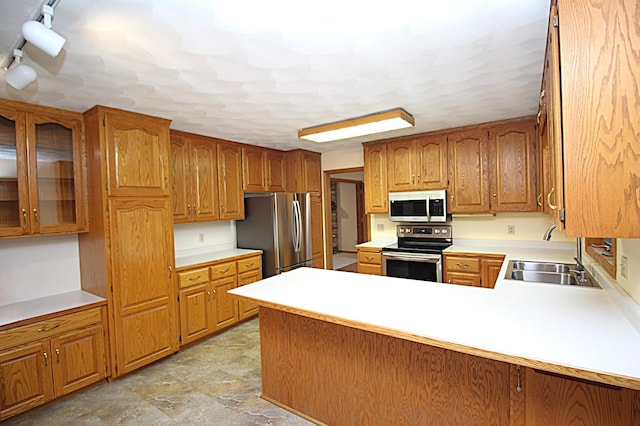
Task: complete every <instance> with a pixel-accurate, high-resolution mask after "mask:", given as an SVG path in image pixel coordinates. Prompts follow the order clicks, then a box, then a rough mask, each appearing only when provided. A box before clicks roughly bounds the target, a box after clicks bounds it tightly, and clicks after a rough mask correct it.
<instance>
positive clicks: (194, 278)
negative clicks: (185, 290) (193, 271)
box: [189, 275, 202, 281]
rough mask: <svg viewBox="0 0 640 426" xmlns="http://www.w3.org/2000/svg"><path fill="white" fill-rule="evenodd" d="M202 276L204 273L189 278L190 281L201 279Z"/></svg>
mask: <svg viewBox="0 0 640 426" xmlns="http://www.w3.org/2000/svg"><path fill="white" fill-rule="evenodd" d="M200 278H202V275H198V276H197V277H191V278H189V281H195V280H199V279H200Z"/></svg>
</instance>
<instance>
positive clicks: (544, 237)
mask: <svg viewBox="0 0 640 426" xmlns="http://www.w3.org/2000/svg"><path fill="white" fill-rule="evenodd" d="M556 228H557V226H556V224H555V223H554V224H553V225H551V226H550V227H549V229H547V232H545V233H544V236H543V237H542V239H543V240H545V241H549V240H550V239H551V233H552V232H553V230H554V229H556Z"/></svg>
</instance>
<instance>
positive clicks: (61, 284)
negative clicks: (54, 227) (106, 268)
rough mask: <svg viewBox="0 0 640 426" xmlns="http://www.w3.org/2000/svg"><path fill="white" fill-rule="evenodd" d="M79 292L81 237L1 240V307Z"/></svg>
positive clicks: (59, 236) (39, 237) (61, 236)
mask: <svg viewBox="0 0 640 426" xmlns="http://www.w3.org/2000/svg"><path fill="white" fill-rule="evenodd" d="M75 290H80V257H79V253H78V237H77V235H75V234H72V235H55V236H53V235H52V236H37V237H21V238H2V239H0V305H8V304H11V303H17V302H23V301H25V300H32V299H37V298H40V297H46V296H51V295H54V294H60V293H67V292H69V291H75Z"/></svg>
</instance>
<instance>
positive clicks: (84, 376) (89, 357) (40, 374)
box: [0, 307, 109, 420]
mask: <svg viewBox="0 0 640 426" xmlns="http://www.w3.org/2000/svg"><path fill="white" fill-rule="evenodd" d="M104 309H105V308H99V307H98V308H91V309H88V310H85V311H80V312H76V313H72V314H67V315H61V316H57V317H53V318H51V319H48V320H45V321H39V322H36V323H33V324H28V325H24V326H20V327H16V328H10V329H7V330H4V331H0V420H4V419H6V418H8V417H11V416H14V415H16V414H19V413H22V412H24V411H27V410H28V409H30V408H34V407H37V406H39V405H42V404H44V403H46V402H48V401H50V400H52V399H55V398H58V397H60V396H63V395H67V394H69V393H71V392H73V391H76V390H78V389H81V388H83V387H85V386H88V385H90V384H93V383H96V382H99V381H100V380H103V379H105V378H106V377H107V375H108V373H109V368H108V364H107V356H106V352H105V332H104V327H103V325H102V324H103V316H104V315H105V313H104Z"/></svg>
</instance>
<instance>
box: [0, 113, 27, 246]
mask: <svg viewBox="0 0 640 426" xmlns="http://www.w3.org/2000/svg"><path fill="white" fill-rule="evenodd" d="M24 142H25V113H24V112H22V111H15V110H13V109H9V108H2V107H0V236H18V235H24V234H28V233H29V232H30V220H29V217H28V208H29V203H28V196H29V191H28V184H27V173H26V162H25V160H26V146H25V143H24Z"/></svg>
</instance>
